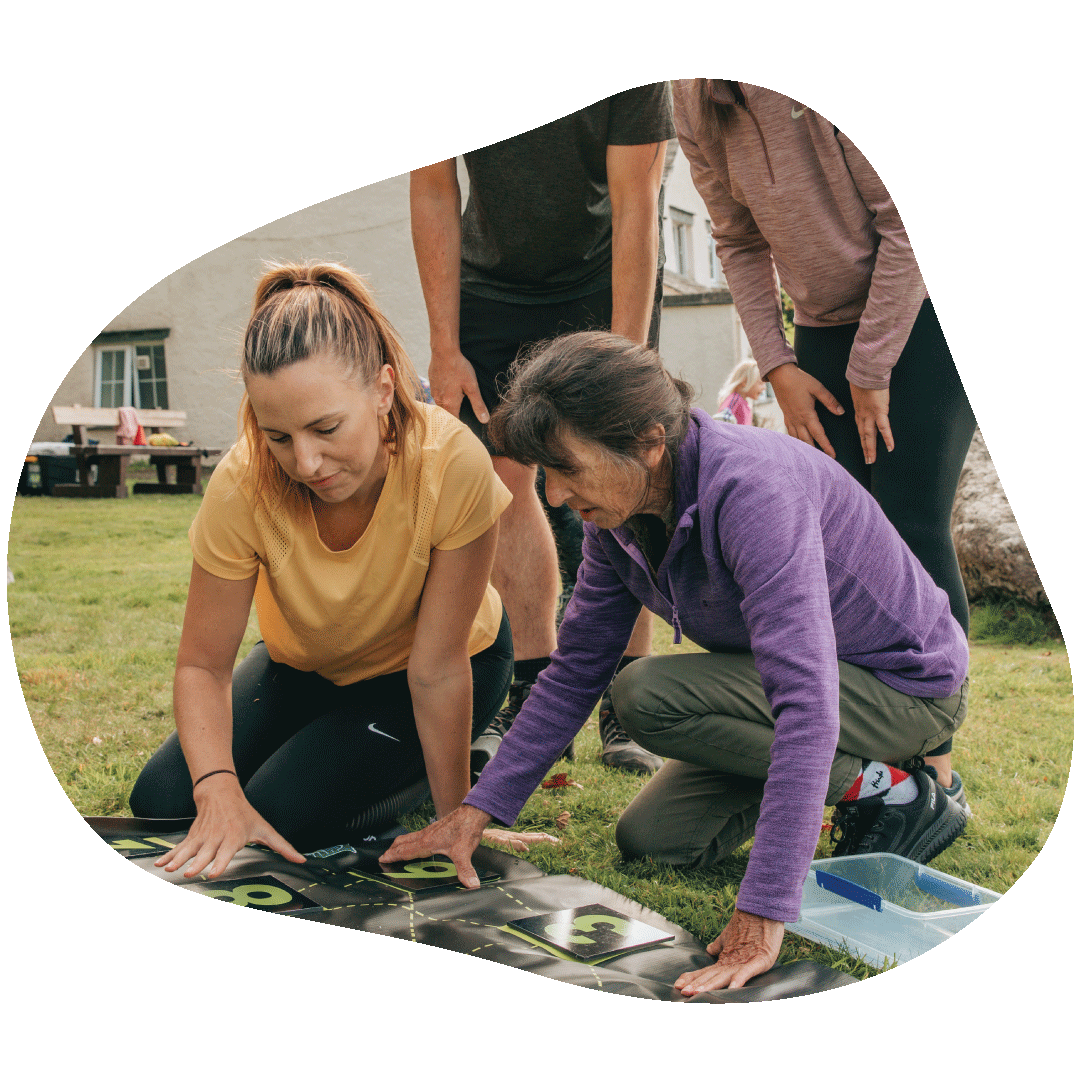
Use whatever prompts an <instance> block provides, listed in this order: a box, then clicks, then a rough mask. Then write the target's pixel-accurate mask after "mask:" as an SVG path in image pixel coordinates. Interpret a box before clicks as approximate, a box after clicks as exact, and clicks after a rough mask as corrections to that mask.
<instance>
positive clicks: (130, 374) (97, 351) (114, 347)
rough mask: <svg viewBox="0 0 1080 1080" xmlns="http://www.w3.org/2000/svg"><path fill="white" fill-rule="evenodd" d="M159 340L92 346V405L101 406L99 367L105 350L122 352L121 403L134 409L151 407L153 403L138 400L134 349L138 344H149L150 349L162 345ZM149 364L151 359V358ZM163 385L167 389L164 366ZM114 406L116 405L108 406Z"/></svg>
mask: <svg viewBox="0 0 1080 1080" xmlns="http://www.w3.org/2000/svg"><path fill="white" fill-rule="evenodd" d="M163 344H164V343H163V342H161V341H151V340H147V341H131V342H124V343H119V342H117V343H106V344H103V345H96V346H95V347H94V407H95V408H101V368H102V362H103V354H104V353H106V352H112V353H116V352H121V351H122V352H123V354H124V375H123V379H124V393H123V399H124V400H123V401H122V402H121V405H134V406H135V408H136V409H141V408H153V405H152V404H150V405H146V406H144V405H142V403H141V402H140V401H139V379H138V373H137V368H136V359H137V358H136V356H135V350H136V349H137V348H138V347H140V346H149V347H150V348H151V349H152V348H153V347H154V346H155V345H163ZM150 362H151V364H153V360H152V359H151V361H150ZM165 370H166V376H165V386H166V390H167V389H168V367H166V369H165ZM109 407H110V408H115V407H116V406H109Z"/></svg>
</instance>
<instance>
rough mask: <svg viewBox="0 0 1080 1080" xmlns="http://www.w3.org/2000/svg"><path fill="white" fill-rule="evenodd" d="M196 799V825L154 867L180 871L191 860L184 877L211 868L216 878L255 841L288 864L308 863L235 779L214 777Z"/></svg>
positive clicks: (208, 874) (203, 785) (207, 874)
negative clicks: (270, 822) (271, 850)
mask: <svg viewBox="0 0 1080 1080" xmlns="http://www.w3.org/2000/svg"><path fill="white" fill-rule="evenodd" d="M215 782H216V783H215ZM210 785H214V786H213V787H210ZM195 795H196V798H195V807H196V811H197V817H196V818H195V824H194V825H192V826H191V829H190V830H189V832H188V834H187V836H186V837H185V838H184V839H183V840H182V841H181V842H180V843H179V844H177V845H176V847H174V848H173V849H172V851H170V852H169V853H168V854H167V855H162V856H161V857H160V858H159V859H155V860H154V865H155V866H160V867H162V868H163V869H165V870H179V869H180V867H181V866H183V865H184V863H186V862H187V861H188V859H192V860H193V861H192V863H191V865H190V866H189V867H188V868H187V869H186V870H185V871H184V877H188V878H190V877H195V875H196V874H201V873H202V872H203V871H204V870H206V867H208V866H209V867H210V869H209V870H207V871H206V876H207V877H209V878H216V877H217V876H218V875H219V874H222V873H224V871H225V868H226V867H227V866H228V865H229V863H230V862H231V861H232V857H233V856H234V855H235V854H236V853H237V852H238V851H239V850H240V849H241V848H242V847H244V846H245V845H247V844H249V843H251V842H252V841H255V842H256V843H259V844H264V845H265V846H266V847H268V848H272V849H273V850H274V851H276V852H278V854H279V855H284V856H285V858H286V859H288V860H289V862H297V863H300V862H305V861H306V860H305V859H304V856H303V855H301V854H300V852H299V851H297V850H296V848H294V847H293V846H292V844H290V843H289V841H288V840H286V839H285V837H283V836H282V835H281V834H280V833H279V832H277V831H276V830H275V829H273V828H272V827H271V826H270V824H269V823H268V822H267V821H266V819H265V818H264V817H262V815H261V814H259V813H258V812H257V811H256V810H255V808H254V807H253V806H252V805H251V803H249V802H248V801H247V799H246V798H244V792H243V790H242V789H241V787H240V785H239V783H237V781H236V778H235V777H232V776H226V775H221V776H220V777H219V776H212V777H210V778H209V779H207V780H204V781H203V782H202V783H201V784H200V785H199V787H198V788H197V789H196V792H195Z"/></svg>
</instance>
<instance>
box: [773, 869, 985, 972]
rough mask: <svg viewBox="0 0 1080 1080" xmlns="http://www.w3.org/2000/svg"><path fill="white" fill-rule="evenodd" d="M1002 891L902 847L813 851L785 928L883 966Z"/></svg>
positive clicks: (938, 937) (927, 945)
mask: <svg viewBox="0 0 1080 1080" xmlns="http://www.w3.org/2000/svg"><path fill="white" fill-rule="evenodd" d="M1000 898H1001V894H1000V893H996V892H991V890H990V889H984V888H981V887H980V886H978V885H972V884H971V882H969V881H962V880H961V879H960V878H955V877H952V876H950V875H949V874H943V873H941V871H940V870H932V869H931V868H930V867H929V866H921V865H920V864H919V863H917V862H912V860H911V859H905V858H902V857H901V856H899V855H846V856H841V857H840V858H838V859H816V860H815V861H814V862H812V863H811V864H810V873H809V874H807V876H806V883H805V884H804V885H803V899H802V909H801V911H800V913H799V920H798V922H794V923H789V924H788V929H789V930H792V931H794V933H796V934H800V935H802V937H806V938H810V940H811V941H817V942H820V943H821V944H823V945H830V946H832V947H833V948H836V949H843V950H844V951H846V952H849V953H851V954H852V955H854V956H859V957H861V958H862V959H863V960H865V961H866V962H867V963H869V964H873V965H875V966H876V967H884V966H885V965H886V964H887V963H892V962H895V963H903V962H904V961H905V960H910V959H911V958H912V957H914V956H919V955H921V954H922V953H924V952H926V950H927V949H932V948H933V947H934V946H935V945H937V944H939V943H940V942H942V941H944V940H945V939H946V938H950V937H952V936H953V934H955V933H956V932H957V931H958V930H962V929H963V928H964V927H965V926H967V925H968V924H969V923H971V922H973V921H974V920H975V919H976V918H978V916H979V915H981V914H982V913H983V912H984V911H985V910H986V909H987V908H988V907H989V906H990V905H991V904H992V903H993V902H994V901H995V900H999V899H1000Z"/></svg>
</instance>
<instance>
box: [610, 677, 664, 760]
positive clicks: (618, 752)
mask: <svg viewBox="0 0 1080 1080" xmlns="http://www.w3.org/2000/svg"><path fill="white" fill-rule="evenodd" d="M600 761H601V762H602V763H603V764H604V765H610V766H611V767H612V768H613V769H622V770H623V771H625V772H635V773H642V774H643V775H645V776H651V775H652V774H653V773H654V772H656V770H657V769H659V768H660V766H661V765H663V764H664V759H663V758H662V757H658V756H657V755H656V754H651V753H650V752H649V751H648V750H646V749H645V747H643V746H638V744H637V743H636V742H634V740H633V739H631V738H630V736H629V735H627V734H626V732H625V731H623V726H622V724H620V723H619V718H618V717H617V716H616V715H615V706H614V705H612V703H611V687H610V686H609V687H608V688H607V689H606V690H605V691H604V696H603V697H602V698H601V699H600Z"/></svg>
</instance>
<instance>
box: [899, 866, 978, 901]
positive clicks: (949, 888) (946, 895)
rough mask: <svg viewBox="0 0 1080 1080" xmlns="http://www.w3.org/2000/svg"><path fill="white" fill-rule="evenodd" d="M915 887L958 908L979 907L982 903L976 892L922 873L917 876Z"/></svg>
mask: <svg viewBox="0 0 1080 1080" xmlns="http://www.w3.org/2000/svg"><path fill="white" fill-rule="evenodd" d="M915 887H916V888H917V889H922V891H923V892H924V893H929V894H930V895H931V896H936V897H937V898H938V899H939V900H944V901H945V902H946V903H949V904H956V905H957V906H958V907H977V906H978V905H979V904H981V903H982V900H981V899H980V898H979V894H978V893H976V892H975V891H974V890H972V891H971V892H969V891H968V890H967V889H962V888H961V887H960V886H959V885H954V884H953V883H952V882H951V881H942V880H941V879H940V878H936V877H934V876H933V875H932V874H924V873H922V872H921V871H920V872H919V873H917V874H916V875H915Z"/></svg>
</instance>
